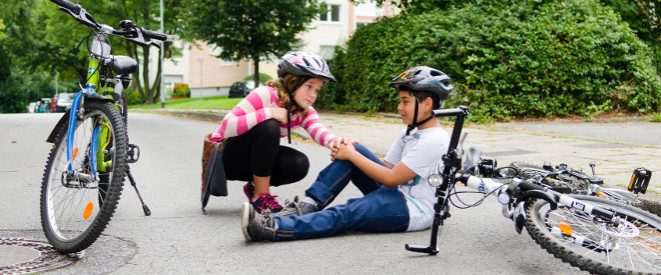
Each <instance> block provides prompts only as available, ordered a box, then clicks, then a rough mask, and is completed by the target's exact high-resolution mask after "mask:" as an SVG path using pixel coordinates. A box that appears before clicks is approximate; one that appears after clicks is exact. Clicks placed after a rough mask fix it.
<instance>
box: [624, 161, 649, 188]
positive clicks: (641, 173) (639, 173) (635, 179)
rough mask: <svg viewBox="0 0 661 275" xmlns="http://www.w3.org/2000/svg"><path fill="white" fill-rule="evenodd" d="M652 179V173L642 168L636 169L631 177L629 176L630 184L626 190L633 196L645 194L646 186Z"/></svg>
mask: <svg viewBox="0 0 661 275" xmlns="http://www.w3.org/2000/svg"><path fill="white" fill-rule="evenodd" d="M651 177H652V171H650V170H647V169H645V168H643V167H640V168H636V169H634V170H633V175H631V182H629V186H628V188H627V190H629V191H631V192H633V193H634V194H638V193H643V194H645V192H647V186H648V185H649V183H650V178H651Z"/></svg>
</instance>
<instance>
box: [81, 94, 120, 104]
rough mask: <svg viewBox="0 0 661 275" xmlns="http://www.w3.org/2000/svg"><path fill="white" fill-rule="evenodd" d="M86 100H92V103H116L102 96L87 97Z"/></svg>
mask: <svg viewBox="0 0 661 275" xmlns="http://www.w3.org/2000/svg"><path fill="white" fill-rule="evenodd" d="M85 100H90V101H102V102H109V103H113V102H115V100H114V99H112V98H110V97H107V96H101V95H94V94H92V95H85Z"/></svg>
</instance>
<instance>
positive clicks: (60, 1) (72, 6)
mask: <svg viewBox="0 0 661 275" xmlns="http://www.w3.org/2000/svg"><path fill="white" fill-rule="evenodd" d="M50 1H51V2H53V3H55V4H57V5H58V6H62V7H64V8H67V9H69V10H72V11H75V10H76V9H77V8H78V7H80V5H78V4H75V3H72V2H69V1H67V0H50Z"/></svg>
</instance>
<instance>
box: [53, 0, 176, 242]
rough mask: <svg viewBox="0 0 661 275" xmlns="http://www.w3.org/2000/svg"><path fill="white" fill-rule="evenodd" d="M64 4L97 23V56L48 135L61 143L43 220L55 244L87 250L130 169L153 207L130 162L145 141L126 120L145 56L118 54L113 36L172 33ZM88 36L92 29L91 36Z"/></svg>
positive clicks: (135, 39)
mask: <svg viewBox="0 0 661 275" xmlns="http://www.w3.org/2000/svg"><path fill="white" fill-rule="evenodd" d="M50 1H51V2H53V3H55V4H57V5H59V9H60V10H61V11H63V12H65V13H67V14H69V15H70V16H72V17H73V18H74V19H76V20H77V21H78V22H80V23H81V24H83V25H85V26H87V27H89V28H90V29H91V30H92V33H91V34H90V36H91V37H93V38H92V42H91V46H90V47H89V52H90V55H89V64H88V69H87V76H86V79H85V81H84V83H82V84H81V83H79V85H80V87H81V91H80V92H78V93H77V94H76V95H75V97H74V100H73V104H72V105H71V109H70V110H69V111H67V112H66V113H65V114H64V116H63V117H62V118H61V119H60V121H59V122H58V123H57V124H56V126H55V127H54V129H53V131H52V132H51V134H50V136H49V137H48V139H47V142H50V143H53V148H52V149H51V151H50V154H49V156H48V161H47V163H46V168H45V171H44V175H43V180H42V187H41V224H42V227H43V230H44V233H45V235H46V238H47V239H48V241H49V242H50V244H51V245H52V246H53V247H54V248H55V249H57V250H58V251H59V252H62V253H72V252H79V251H82V250H84V249H85V248H87V247H89V246H90V245H91V244H92V243H94V241H96V239H97V238H98V237H99V235H100V234H101V232H103V230H104V229H105V227H106V225H107V224H108V222H109V221H110V218H111V217H112V215H113V213H114V212H115V209H116V207H117V203H118V202H119V198H120V195H121V193H122V189H123V185H124V178H125V177H127V176H128V178H129V180H130V181H131V184H132V185H133V187H134V188H135V190H136V192H137V194H138V197H139V198H140V201H141V203H142V207H143V211H144V213H145V215H150V214H151V212H150V210H149V208H148V207H147V206H146V205H145V203H144V201H143V200H142V197H141V196H140V193H139V192H138V189H137V186H136V184H135V180H134V179H133V177H132V175H131V171H130V168H129V163H134V162H136V161H137V160H138V159H139V156H140V149H139V147H138V146H136V145H133V144H130V143H129V138H128V134H127V128H126V120H127V109H126V107H127V100H126V95H125V94H124V89H125V88H127V87H128V86H129V84H130V82H131V74H132V73H134V72H135V71H136V69H137V68H138V63H137V62H136V61H135V60H134V59H132V58H130V57H128V56H120V55H113V52H112V47H111V45H110V43H109V41H108V36H111V35H112V36H117V37H120V38H123V39H125V40H127V41H130V42H132V43H135V44H137V45H140V46H144V47H147V46H157V47H158V44H156V43H154V42H150V41H149V39H158V40H162V41H165V40H166V39H167V37H166V36H165V35H164V34H161V33H158V32H154V31H150V30H146V29H144V28H141V27H138V26H135V24H133V22H131V21H130V20H123V21H122V22H120V27H121V29H119V30H115V29H114V28H113V27H111V26H108V25H103V24H99V23H97V22H96V21H95V20H94V18H93V17H92V16H91V15H90V14H89V13H88V12H87V11H85V9H83V8H82V7H81V6H80V5H78V4H74V3H71V2H69V1H66V0H50ZM90 36H88V37H90Z"/></svg>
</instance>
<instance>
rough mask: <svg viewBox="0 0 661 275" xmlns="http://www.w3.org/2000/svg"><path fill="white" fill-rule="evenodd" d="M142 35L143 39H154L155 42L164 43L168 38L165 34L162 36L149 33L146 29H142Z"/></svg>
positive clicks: (158, 33) (152, 32) (153, 32)
mask: <svg viewBox="0 0 661 275" xmlns="http://www.w3.org/2000/svg"><path fill="white" fill-rule="evenodd" d="M142 34H143V35H144V36H145V38H151V39H156V40H161V41H165V40H168V36H167V35H165V34H162V33H160V32H155V31H150V30H147V29H142Z"/></svg>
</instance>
